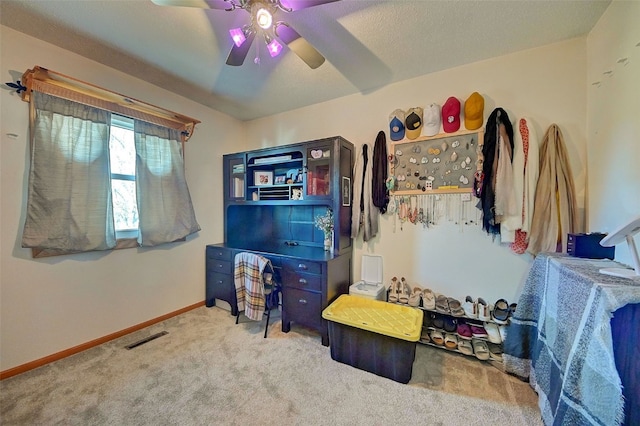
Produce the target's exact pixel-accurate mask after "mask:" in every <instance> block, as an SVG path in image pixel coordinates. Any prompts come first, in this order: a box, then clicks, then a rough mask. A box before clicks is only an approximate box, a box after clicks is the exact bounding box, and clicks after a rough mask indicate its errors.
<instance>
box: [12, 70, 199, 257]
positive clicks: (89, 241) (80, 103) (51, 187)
mask: <svg viewBox="0 0 640 426" xmlns="http://www.w3.org/2000/svg"><path fill="white" fill-rule="evenodd" d="M24 79H25V81H26V82H27V87H28V89H27V90H26V91H25V92H24V93H23V95H22V98H23V100H26V101H28V102H30V103H31V108H30V110H29V111H30V115H29V118H30V132H29V133H30V145H31V161H30V171H29V185H28V188H27V189H28V193H27V211H26V219H25V225H24V229H23V233H22V247H25V248H32V249H33V251H32V253H33V256H34V257H43V256H52V255H60V254H69V253H78V252H86V251H95V250H111V249H116V248H128V247H152V246H156V245H160V244H165V243H171V242H175V241H184V240H185V238H186V237H187V236H188V235H191V234H193V233H195V232H198V231H199V230H200V226H199V225H198V223H197V221H196V217H195V212H194V209H193V205H192V202H191V196H190V194H189V189H188V187H187V182H186V179H185V175H184V162H183V147H184V142H185V141H186V140H187V139H188V138H189V137H190V136H191V134H192V132H193V128H194V126H195V124H196V123H199V121H197V120H194V119H191V118H189V117H186V116H183V115H180V114H176V113H173V112H170V111H167V110H163V109H161V108H158V107H155V106H152V105H149V104H144V103H142V102H140V101H136V100H134V99H131V98H127V97H122V95H118V94H115V93H113V92H109V91H106V90H105V89H101V88H97V87H96V86H91V85H89V84H88V83H83V82H79V81H76V82H75V83H74V84H76V85H77V87H76V86H74V85H73V84H71V85H70V83H69V81H70V80H71V81H72V79H70V78H69V77H67V76H63V75H61V74H57V73H54V72H52V71H49V70H45V69H43V68H40V67H36V69H34V70H28V71H27V72H26V73H25V77H24Z"/></svg>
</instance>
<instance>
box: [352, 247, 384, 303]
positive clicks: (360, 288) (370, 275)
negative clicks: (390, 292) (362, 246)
mask: <svg viewBox="0 0 640 426" xmlns="http://www.w3.org/2000/svg"><path fill="white" fill-rule="evenodd" d="M386 290H387V289H386V288H385V286H384V284H383V283H382V256H378V255H367V254H363V255H362V270H361V272H360V281H357V282H355V283H353V284H351V285H350V286H349V294H352V295H354V296H360V297H364V298H367V299H373V300H386V299H387V298H386Z"/></svg>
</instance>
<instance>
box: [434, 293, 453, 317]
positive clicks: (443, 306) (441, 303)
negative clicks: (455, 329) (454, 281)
mask: <svg viewBox="0 0 640 426" xmlns="http://www.w3.org/2000/svg"><path fill="white" fill-rule="evenodd" d="M436 311H438V312H440V313H441V314H447V315H450V314H451V310H449V301H448V299H447V296H445V295H444V294H439V295H437V296H436Z"/></svg>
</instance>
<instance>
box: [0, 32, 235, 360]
mask: <svg viewBox="0 0 640 426" xmlns="http://www.w3.org/2000/svg"><path fill="white" fill-rule="evenodd" d="M1 31H2V32H1V38H2V45H1V46H2V48H1V52H2V53H1V55H2V56H1V59H2V60H1V69H2V73H1V75H2V82H7V81H10V80H12V79H13V78H14V77H16V76H17V78H19V75H21V74H22V73H23V72H24V71H25V70H27V69H28V68H32V67H33V66H34V65H40V66H43V67H46V68H49V69H51V70H54V71H57V72H60V73H63V74H67V75H70V76H73V77H76V78H78V79H80V80H84V81H87V82H91V83H93V84H96V85H98V86H101V87H105V88H108V89H111V90H113V91H116V92H119V93H123V94H127V95H128V96H131V97H133V98H136V99H139V100H142V101H145V102H148V103H152V104H155V105H158V106H161V107H164V108H167V109H170V110H172V111H176V112H179V113H182V114H185V115H188V116H191V117H194V118H197V119H199V120H201V121H202V123H201V124H199V125H197V126H196V130H195V133H194V136H193V137H192V138H191V139H190V140H189V142H187V146H186V157H185V161H186V169H187V182H188V183H189V188H190V191H191V197H192V199H193V204H194V206H195V211H196V217H197V219H198V222H199V223H200V226H201V227H202V231H200V232H199V233H198V234H196V235H195V236H191V237H189V238H188V241H187V242H184V243H177V244H171V245H167V246H165V247H158V248H155V249H144V250H142V249H140V250H138V249H128V250H117V251H113V252H105V253H89V254H79V255H73V256H62V257H54V258H47V259H32V258H31V251H30V250H28V249H23V248H21V247H20V239H21V235H22V226H23V222H24V216H25V203H26V195H25V194H26V185H27V175H28V161H27V158H28V146H29V144H28V139H27V137H28V134H27V133H28V132H27V129H28V104H27V103H26V102H23V101H21V100H20V99H19V97H18V96H16V95H15V94H14V93H12V92H9V91H8V90H2V91H1V92H0V101H1V112H2V116H1V118H2V123H1V125H2V129H1V132H0V141H1V142H0V144H1V145H0V148H1V151H0V152H1V175H2V185H1V190H0V191H1V192H0V196H1V200H2V202H1V208H0V250H1V252H0V262H1V264H0V265H1V268H0V278H1V282H0V285H1V290H0V309H1V313H0V315H1V316H0V327H1V330H0V331H1V332H0V338H1V345H0V346H1V352H0V359H1V364H0V370H2V371H4V370H6V369H8V368H12V367H15V366H17V365H21V364H24V363H27V362H29V361H33V360H36V359H39V358H42V357H44V356H47V355H50V354H53V353H56V352H58V351H61V350H64V349H68V348H71V347H74V346H76V345H79V344H83V343H86V342H88V341H91V340H94V339H97V338H100V337H103V336H105V335H108V334H110V333H114V332H116V331H120V330H122V329H125V328H128V327H131V326H133V325H136V324H139V323H141V322H144V321H147V320H150V319H153V318H157V317H159V316H161V315H164V314H166V313H168V312H172V311H175V310H177V309H181V308H184V307H186V306H189V305H191V304H194V303H197V302H200V301H203V300H204V247H205V245H206V244H210V243H214V242H220V241H222V239H223V220H222V201H221V200H222V188H221V183H220V181H221V177H222V171H221V167H222V154H223V153H227V152H232V151H234V150H237V149H238V148H239V145H240V146H242V143H243V141H244V140H245V136H244V129H243V128H242V126H241V124H240V122H238V121H237V120H235V119H233V118H231V117H229V116H226V115H224V114H221V113H218V112H216V111H213V110H211V109H209V108H206V107H203V106H202V105H199V104H196V103H195V102H192V101H190V100H188V99H185V98H182V97H180V96H177V95H175V94H172V93H170V92H167V91H165V90H162V89H160V88H158V87H156V86H152V85H150V84H148V83H145V82H144V81H141V80H138V79H135V78H132V77H130V76H128V75H125V74H123V73H121V72H118V71H115V70H113V69H111V68H108V67H105V66H103V65H101V64H98V63H96V62H92V61H89V60H87V59H85V58H82V57H80V56H77V55H75V54H73V53H70V52H68V51H65V50H62V49H60V48H57V47H55V46H53V45H50V44H48V43H44V42H42V41H39V40H37V39H34V38H31V37H28V36H26V35H24V34H22V33H19V32H16V31H14V30H12V29H9V28H7V27H4V26H2V27H1ZM9 134H16V135H17V136H16V137H15V138H13V137H10V136H8V135H9Z"/></svg>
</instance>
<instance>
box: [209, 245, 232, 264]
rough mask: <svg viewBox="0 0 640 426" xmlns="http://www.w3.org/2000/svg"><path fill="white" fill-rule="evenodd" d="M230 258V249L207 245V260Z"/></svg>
mask: <svg viewBox="0 0 640 426" xmlns="http://www.w3.org/2000/svg"><path fill="white" fill-rule="evenodd" d="M210 259H218V260H228V261H230V260H231V250H228V249H224V248H220V247H207V260H210Z"/></svg>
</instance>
